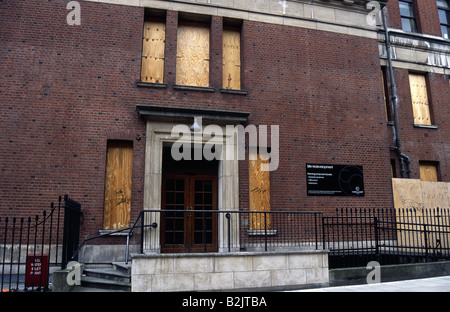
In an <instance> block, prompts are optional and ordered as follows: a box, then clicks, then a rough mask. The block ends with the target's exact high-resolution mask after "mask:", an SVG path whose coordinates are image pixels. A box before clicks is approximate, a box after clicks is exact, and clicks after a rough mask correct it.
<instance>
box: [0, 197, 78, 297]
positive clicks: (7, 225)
mask: <svg viewBox="0 0 450 312" xmlns="http://www.w3.org/2000/svg"><path fill="white" fill-rule="evenodd" d="M74 204H75V205H78V206H77V207H79V204H78V203H77V202H75V201H72V200H71V199H69V198H68V196H67V195H66V196H65V197H64V203H63V202H62V198H61V196H60V197H59V199H58V203H57V204H56V205H55V204H54V203H53V202H52V203H51V205H50V211H49V213H47V210H43V211H42V213H41V214H37V215H34V216H29V217H14V216H11V217H0V274H1V276H0V283H1V285H0V291H46V290H49V281H50V278H51V273H52V272H53V271H54V270H56V269H58V268H61V267H63V266H64V258H66V259H67V257H68V255H70V254H71V251H70V250H68V249H67V241H71V243H72V244H75V245H76V247H78V245H77V244H78V236H76V235H74V234H77V233H78V232H77V229H76V228H75V229H73V228H72V229H68V228H67V226H66V225H64V223H65V222H64V221H63V220H64V218H66V222H69V223H70V222H71V221H70V220H68V214H67V213H65V212H66V211H67V210H68V207H69V206H71V205H74ZM78 219H79V216H78ZM72 222H73V220H72ZM64 229H66V231H64ZM78 231H79V224H78ZM76 247H73V246H72V247H69V248H76ZM64 249H66V252H65V251H64Z"/></svg>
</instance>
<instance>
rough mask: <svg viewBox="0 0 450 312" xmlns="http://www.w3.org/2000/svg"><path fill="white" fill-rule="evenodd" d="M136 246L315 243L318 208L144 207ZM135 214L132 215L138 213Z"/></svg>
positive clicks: (255, 247)
mask: <svg viewBox="0 0 450 312" xmlns="http://www.w3.org/2000/svg"><path fill="white" fill-rule="evenodd" d="M139 218H140V221H141V222H140V224H139V222H135V225H134V226H133V227H132V228H131V230H130V233H132V232H133V230H134V229H135V228H139V229H140V235H141V239H140V241H141V252H144V251H150V252H151V251H155V252H214V251H220V252H238V251H255V252H258V251H280V250H297V249H299V248H313V249H319V248H320V246H319V245H320V244H321V241H322V240H321V235H322V231H321V229H320V228H321V218H322V213H320V212H303V211H217V210H216V211H210V210H144V211H142V212H141V214H140V216H139ZM139 218H138V219H139Z"/></svg>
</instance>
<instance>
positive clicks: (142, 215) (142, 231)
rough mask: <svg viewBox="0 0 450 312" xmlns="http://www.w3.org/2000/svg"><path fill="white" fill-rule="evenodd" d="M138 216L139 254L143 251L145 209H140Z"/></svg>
mask: <svg viewBox="0 0 450 312" xmlns="http://www.w3.org/2000/svg"><path fill="white" fill-rule="evenodd" d="M139 217H140V218H141V243H140V245H141V246H140V252H141V254H143V253H144V219H145V211H142V212H141V213H140V214H139Z"/></svg>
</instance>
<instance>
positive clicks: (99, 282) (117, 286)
mask: <svg viewBox="0 0 450 312" xmlns="http://www.w3.org/2000/svg"><path fill="white" fill-rule="evenodd" d="M81 286H82V287H84V288H86V291H87V290H88V289H89V288H90V289H93V290H94V289H95V290H96V291H99V290H104V291H111V290H113V291H130V290H131V283H129V282H123V281H116V280H110V279H105V278H100V277H94V276H82V277H81Z"/></svg>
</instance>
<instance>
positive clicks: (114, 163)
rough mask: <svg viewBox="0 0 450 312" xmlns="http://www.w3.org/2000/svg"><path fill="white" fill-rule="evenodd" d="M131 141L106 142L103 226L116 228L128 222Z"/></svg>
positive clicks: (131, 161) (111, 228)
mask: <svg viewBox="0 0 450 312" xmlns="http://www.w3.org/2000/svg"><path fill="white" fill-rule="evenodd" d="M132 166H133V143H132V142H131V141H111V142H108V150H107V160H106V179H105V205H104V216H103V228H104V229H105V230H118V229H123V228H125V227H128V226H129V224H130V208H131V174H132Z"/></svg>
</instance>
